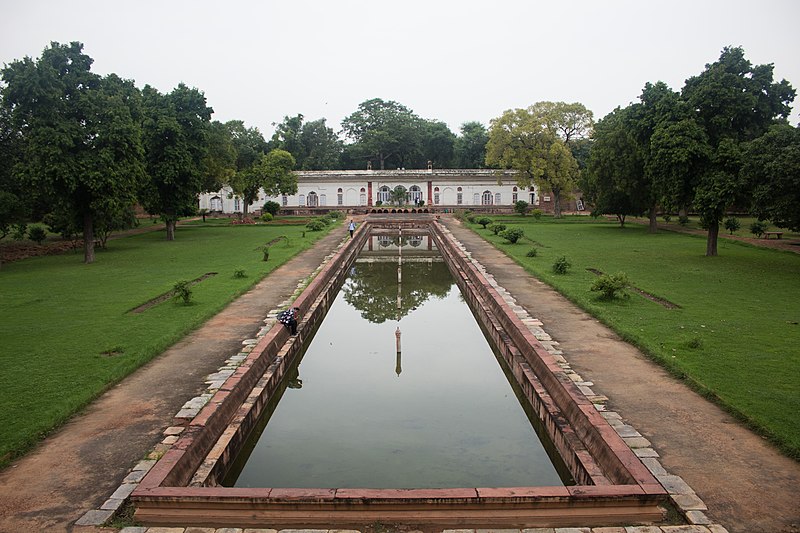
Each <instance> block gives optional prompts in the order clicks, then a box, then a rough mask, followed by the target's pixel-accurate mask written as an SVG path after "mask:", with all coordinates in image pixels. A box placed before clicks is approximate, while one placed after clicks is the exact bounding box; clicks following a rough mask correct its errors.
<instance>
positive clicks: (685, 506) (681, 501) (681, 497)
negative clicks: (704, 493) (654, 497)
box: [672, 494, 708, 511]
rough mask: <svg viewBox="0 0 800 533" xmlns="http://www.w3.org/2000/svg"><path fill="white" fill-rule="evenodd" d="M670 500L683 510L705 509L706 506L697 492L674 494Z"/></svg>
mask: <svg viewBox="0 0 800 533" xmlns="http://www.w3.org/2000/svg"><path fill="white" fill-rule="evenodd" d="M672 501H673V502H675V505H677V506H678V507H679V508H680V509H681V510H683V511H707V510H708V507H707V506H706V504H705V502H703V500H701V499H700V497H699V496H697V494H674V495H673V496H672Z"/></svg>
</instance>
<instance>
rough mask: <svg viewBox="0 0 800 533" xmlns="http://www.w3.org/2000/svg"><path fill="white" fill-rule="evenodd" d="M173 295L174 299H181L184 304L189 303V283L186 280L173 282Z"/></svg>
mask: <svg viewBox="0 0 800 533" xmlns="http://www.w3.org/2000/svg"><path fill="white" fill-rule="evenodd" d="M172 290H173V293H174V296H173V298H175V299H176V300H183V304H184V305H189V304H190V303H191V301H192V287H191V284H190V283H189V282H188V281H186V280H182V281H179V282H177V283H175V286H174V287H173V288H172Z"/></svg>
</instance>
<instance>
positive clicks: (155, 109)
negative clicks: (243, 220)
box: [140, 84, 213, 241]
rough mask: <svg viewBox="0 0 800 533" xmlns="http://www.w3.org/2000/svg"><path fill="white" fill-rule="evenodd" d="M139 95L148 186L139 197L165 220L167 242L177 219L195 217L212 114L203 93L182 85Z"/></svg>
mask: <svg viewBox="0 0 800 533" xmlns="http://www.w3.org/2000/svg"><path fill="white" fill-rule="evenodd" d="M142 95H143V99H144V108H145V118H144V121H143V127H142V130H143V133H144V141H145V154H146V157H145V161H146V167H147V173H148V175H149V180H148V181H147V182H146V184H145V187H144V188H143V189H142V191H141V194H140V196H141V200H142V203H143V205H144V206H145V208H146V209H147V210H148V211H149V212H151V213H157V214H158V215H160V216H161V218H162V219H163V220H164V222H165V223H166V227H167V240H170V241H171V240H174V239H175V226H176V223H177V221H178V217H180V216H185V215H190V214H194V212H195V210H196V207H197V196H198V194H199V193H200V192H201V191H202V190H203V183H204V175H203V173H204V164H203V163H204V161H205V160H206V157H207V156H208V149H209V146H208V138H209V131H210V121H211V113H213V110H212V109H211V108H210V107H208V106H207V105H206V98H205V96H204V95H203V93H202V92H200V91H199V90H197V89H194V88H189V87H187V86H186V85H184V84H180V85H178V87H177V88H175V89H174V90H173V91H172V92H170V93H168V94H161V93H159V92H158V91H157V90H156V89H154V88H153V87H150V86H149V85H148V86H145V88H144V89H143V91H142Z"/></svg>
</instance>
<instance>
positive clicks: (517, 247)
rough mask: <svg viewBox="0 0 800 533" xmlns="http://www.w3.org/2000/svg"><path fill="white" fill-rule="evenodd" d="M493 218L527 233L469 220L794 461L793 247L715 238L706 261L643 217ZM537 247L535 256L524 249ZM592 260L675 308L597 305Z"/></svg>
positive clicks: (796, 279)
mask: <svg viewBox="0 0 800 533" xmlns="http://www.w3.org/2000/svg"><path fill="white" fill-rule="evenodd" d="M493 218H494V219H495V220H496V221H497V223H502V224H506V225H507V226H509V227H520V228H522V229H523V230H524V231H525V236H526V237H525V238H523V239H522V240H520V241H519V242H518V243H517V244H513V245H512V244H508V243H507V242H506V241H505V240H504V239H502V238H500V237H496V236H495V235H493V234H492V232H491V231H489V230H483V229H481V227H480V225H477V224H471V225H470V226H471V227H472V229H473V230H475V231H476V232H477V233H479V234H480V235H481V236H483V237H484V238H485V239H487V240H489V241H490V242H492V243H493V244H494V245H495V246H497V247H498V248H500V249H501V250H503V251H504V252H505V253H507V254H508V255H509V256H511V257H512V258H514V259H515V260H516V261H517V262H518V263H519V264H521V265H522V266H523V267H524V268H525V269H526V270H527V271H529V272H531V273H532V274H534V275H535V276H536V277H538V278H539V279H541V280H542V281H544V282H546V283H548V284H550V285H551V286H553V287H554V288H556V289H557V290H558V291H559V292H561V293H562V294H564V295H565V296H566V297H567V298H569V299H570V300H572V301H573V302H575V303H577V304H578V305H579V306H581V307H582V308H583V309H585V310H587V311H588V312H589V313H591V314H592V315H594V316H595V317H597V318H599V319H600V320H601V321H603V322H604V323H606V324H608V325H609V326H611V327H612V328H613V329H614V330H616V331H617V332H618V333H619V334H620V335H621V336H622V337H623V338H625V339H626V340H628V341H629V342H631V343H633V344H635V345H637V346H638V347H640V348H641V349H642V350H643V351H644V352H645V353H646V354H648V355H649V356H651V357H652V358H653V359H655V360H657V361H659V362H660V363H662V364H663V365H664V366H666V367H667V368H669V369H670V370H671V371H673V372H674V373H676V374H677V375H680V376H683V377H685V378H686V379H687V381H689V382H690V383H691V384H693V386H695V387H696V388H697V389H698V390H700V391H701V392H703V393H705V394H707V395H709V396H711V397H713V398H715V399H717V400H718V401H719V402H720V403H721V404H722V405H723V406H725V407H726V408H727V409H729V410H730V411H731V412H733V413H735V414H736V415H738V416H739V417H740V418H741V419H743V420H744V421H746V422H747V423H749V424H750V425H751V426H752V427H754V428H756V429H757V430H759V431H760V432H762V433H763V434H765V435H767V436H769V437H770V438H771V439H772V440H773V441H774V442H776V443H777V444H778V445H779V446H780V447H781V448H782V449H783V450H784V451H785V452H786V453H787V454H788V455H790V456H792V457H795V458H800V415H798V413H800V325H799V324H798V323H799V322H800V298H799V297H798V296H800V255H797V254H794V253H791V252H782V251H775V250H769V249H762V248H757V247H754V246H750V245H743V244H740V243H737V242H733V241H729V240H725V239H720V242H719V256H718V257H705V256H704V253H705V237H704V236H692V235H686V234H679V233H673V232H668V231H661V232H659V233H657V234H655V235H650V234H648V233H647V228H646V227H644V226H641V225H637V224H630V225H626V227H625V228H624V229H620V228H619V226H618V225H616V224H614V223H612V222H608V221H605V220H603V221H593V220H591V219H588V217H574V218H567V219H564V220H561V221H557V220H553V219H551V218H543V219H542V220H540V221H538V222H536V221H534V220H533V219H532V218H531V217H524V218H520V217H499V216H498V217H493ZM531 240H532V241H535V243H532V242H531ZM533 247H536V248H537V255H536V257H526V253H527V252H528V251H529V250H531V248H533ZM562 255H563V256H566V257H567V259H568V260H569V261H570V262H571V263H572V268H571V269H570V271H569V272H568V273H567V274H566V275H557V274H554V273H553V270H552V266H553V263H554V262H555V260H556V258H558V257H559V256H562ZM588 268H593V269H597V270H600V271H602V272H605V273H607V274H614V273H617V272H625V273H626V274H627V275H628V278H629V280H630V282H631V284H633V285H635V286H636V287H638V288H640V289H642V290H644V291H647V292H649V293H651V294H653V295H655V296H658V297H661V298H664V299H666V300H669V301H670V302H673V303H675V304H677V305H679V306H680V308H678V309H667V308H665V307H663V306H662V305H660V304H658V303H654V302H653V301H650V300H648V299H646V298H644V297H642V296H640V295H638V294H636V293H632V292H631V294H630V298H628V299H621V300H613V301H605V302H604V301H601V300H599V299H598V297H597V295H598V293H593V292H590V290H589V288H590V287H591V284H592V282H593V281H594V279H596V275H595V274H593V273H591V272H589V271H587V269H588ZM654 394H658V392H657V391H654Z"/></svg>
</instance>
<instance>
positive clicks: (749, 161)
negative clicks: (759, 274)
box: [742, 124, 800, 231]
mask: <svg viewBox="0 0 800 533" xmlns="http://www.w3.org/2000/svg"><path fill="white" fill-rule="evenodd" d="M744 161H745V163H744V166H743V168H742V174H743V177H744V179H745V180H747V184H748V189H751V190H752V191H753V205H752V211H753V214H755V215H756V216H757V217H758V218H759V219H761V220H770V221H772V223H773V224H775V225H776V226H778V227H781V228H788V229H790V230H792V231H800V207H798V206H800V129H798V128H796V127H792V126H790V125H788V124H781V125H776V126H773V127H772V128H771V129H770V130H769V131H768V132H767V133H765V134H764V135H762V136H761V137H759V138H758V139H756V140H754V141H752V142H751V143H749V144H748V145H747V146H746V148H745V157H744Z"/></svg>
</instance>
